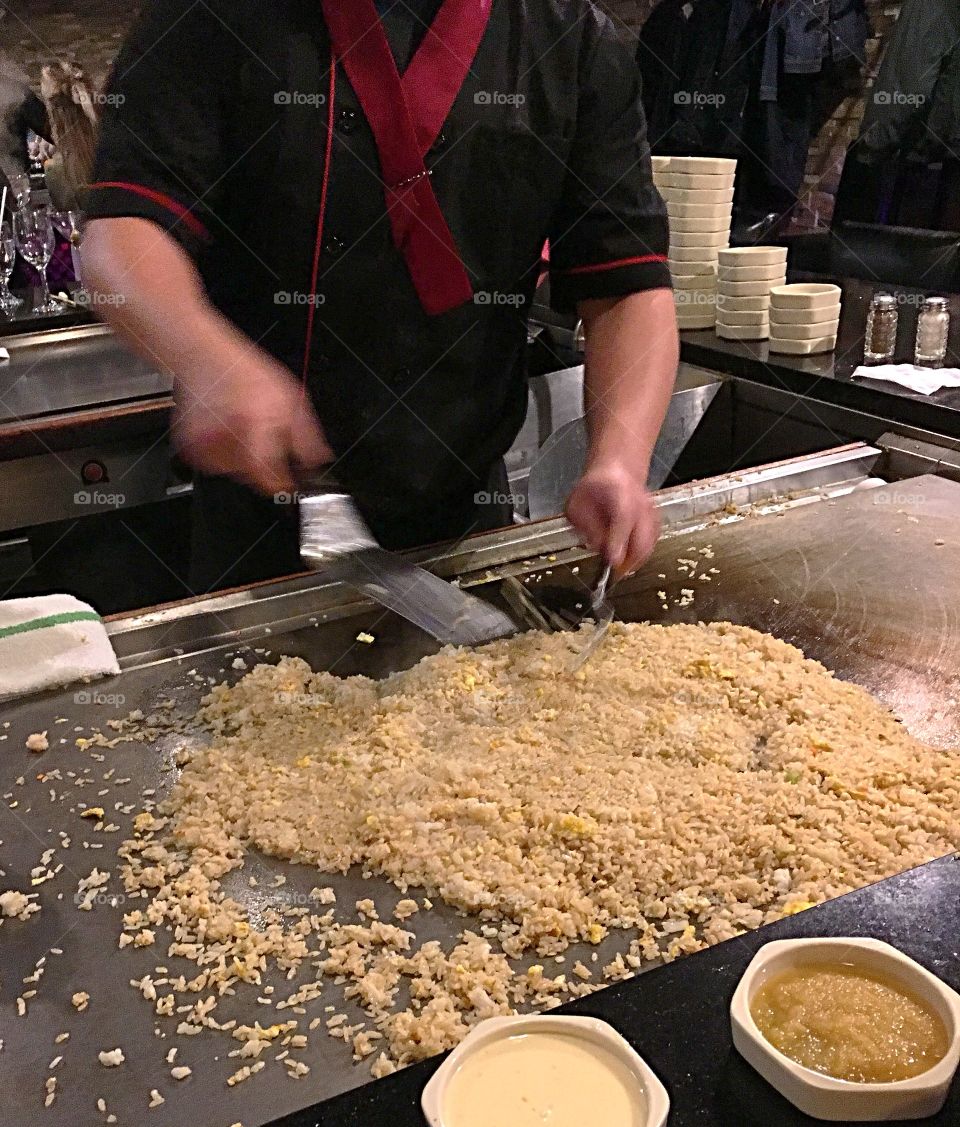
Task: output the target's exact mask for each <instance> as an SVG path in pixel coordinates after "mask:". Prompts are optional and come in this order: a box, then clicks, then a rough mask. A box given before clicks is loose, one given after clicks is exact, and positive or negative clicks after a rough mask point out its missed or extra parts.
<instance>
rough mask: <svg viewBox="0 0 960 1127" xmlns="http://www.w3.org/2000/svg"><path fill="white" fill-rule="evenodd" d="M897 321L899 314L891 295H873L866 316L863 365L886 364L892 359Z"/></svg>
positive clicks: (895, 344)
mask: <svg viewBox="0 0 960 1127" xmlns="http://www.w3.org/2000/svg"><path fill="white" fill-rule="evenodd" d="M899 321H900V312H899V310H898V309H897V299H896V298H895V297H894V296H893V294H889V293H876V294H874V295H873V300H872V301H871V302H870V312H869V313H868V314H867V332H866V339H865V340H864V345H863V361H864V363H865V364H887V363H889V362H890V361H891V360H892V359H893V354H894V351H895V350H896V347H897V325H898V324H899Z"/></svg>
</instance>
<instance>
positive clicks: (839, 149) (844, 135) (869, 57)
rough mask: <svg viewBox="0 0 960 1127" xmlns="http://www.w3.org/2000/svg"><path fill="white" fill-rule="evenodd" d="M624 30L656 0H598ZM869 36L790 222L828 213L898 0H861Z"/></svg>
mask: <svg viewBox="0 0 960 1127" xmlns="http://www.w3.org/2000/svg"><path fill="white" fill-rule="evenodd" d="M598 2H599V3H600V5H601V7H603V8H605V9H606V10H607V11H608V12H609V14H610V16H611V17H612V18H613V20H614V22H615V23H616V25H617V27H618V28H619V29H620V30H621V32H622V33H623V35H624V36H627V37H635V36H636V32H637V30H638V29H639V28H640V27H641V26H642V25H643V22H644V20H645V19H646V18H647V16H648V15H649V14H650V12H651V11H652V10H653V9H654V8H655V7H656V4H657V0H598ZM866 2H867V8H868V10H869V15H870V27H871V31H872V35H871V38H870V39H868V40H867V49H866V66H865V67H864V68H863V71H862V73H861V76H860V81H859V83H858V84H857V88H856V89H854V90H853V91H851V93H850V94H849V95H848V96H846V97H839V98H838V99H837V103H836V106H835V108H834V109H833V112H832V113H831V114H830V116H829V118H828V119H827V122H826V124H825V125H824V127H823V129H821V131H820V133H819V135H818V136H817V137H815V138H814V139H813V141H812V143H811V146H810V159H809V161H808V162H807V172H806V176H805V178H804V179H805V184H804V188H803V191H802V193H801V198H800V206H799V207H798V209H797V215H796V218H795V221H794V226H795V227H797V228H800V229H806V228H810V227H817V226H827V225H829V223H830V217H831V216H832V214H833V197H834V194H835V193H836V190H837V185H838V183H839V181H840V172H841V170H842V169H843V158H844V154H845V153H846V151H847V147H848V146H849V145H850V143H851V142H852V141H853V140H854V138H855V137H856V135H857V132H858V130H859V126H860V120H861V118H862V117H863V110H864V101H865V97H866V93H867V89H868V87H869V84H870V83H871V82H872V81H873V77H874V76H875V74H876V71H877V68H878V66H879V59H880V55H881V51H882V46H883V43H884V40H885V39H886V37H887V35H889V33H890V29H891V28H892V27H893V25H894V23H895V22H896V19H897V15H898V13H899V11H900V0H866Z"/></svg>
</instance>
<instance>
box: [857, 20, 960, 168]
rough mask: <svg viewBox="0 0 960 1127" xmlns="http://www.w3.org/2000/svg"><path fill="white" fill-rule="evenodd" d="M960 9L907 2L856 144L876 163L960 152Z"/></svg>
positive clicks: (869, 95)
mask: <svg viewBox="0 0 960 1127" xmlns="http://www.w3.org/2000/svg"><path fill="white" fill-rule="evenodd" d="M958 43H960V5H958V4H957V0H905V2H904V5H903V8H902V9H901V12H900V17H899V19H898V20H897V22H896V24H895V25H894V29H893V32H892V34H891V36H890V43H889V45H888V47H887V50H886V54H885V55H884V57H883V62H882V63H881V65H880V72H879V74H878V75H877V79H876V82H875V83H874V86H873V89H872V91H869V92H868V96H867V108H866V112H865V114H864V117H863V123H862V125H861V129H860V139H859V140H858V142H857V152H858V155H860V156H861V157H867V158H870V157H872V158H873V159H874V160H876V159H877V158H879V157H880V156H882V155H888V154H890V153H892V152H895V151H897V150H902V151H903V153H904V155H909V156H913V157H915V158H917V159H920V160H925V161H933V160H939V159H943V157H944V156H949V155H950V154H951V152H952V153H953V154H954V155H955V154H956V152H957V150H958V147H960V46H958Z"/></svg>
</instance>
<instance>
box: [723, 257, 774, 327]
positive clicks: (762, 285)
mask: <svg viewBox="0 0 960 1127" xmlns="http://www.w3.org/2000/svg"><path fill="white" fill-rule="evenodd" d="M718 269H719V275H718V279H717V336H718V337H724V338H725V339H727V340H766V339H767V336H768V335H769V333H770V291H771V290H772V289H773V287H774V286H782V285H783V284H784V282H786V280H787V248H786V247H733V248H730V249H727V250H722V251H720V255H719V265H718Z"/></svg>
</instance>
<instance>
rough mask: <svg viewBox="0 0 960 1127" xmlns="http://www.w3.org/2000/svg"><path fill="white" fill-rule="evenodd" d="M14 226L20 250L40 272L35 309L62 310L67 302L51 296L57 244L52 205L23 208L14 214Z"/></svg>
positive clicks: (39, 311)
mask: <svg viewBox="0 0 960 1127" xmlns="http://www.w3.org/2000/svg"><path fill="white" fill-rule="evenodd" d="M13 230H14V233H15V235H16V238H17V247H18V248H19V250H20V253H21V254H22V255H23V257H24V258H25V259H26V260H27V262H29V263H30V265H31V266H32V267H33V268H34V269H35V270H36V271H37V272H38V273H39V274H40V297H39V300H38V301H37V302H36V304H35V305H34V307H33V312H34V313H62V312H63V309H64V306H63V304H62V303H61V302H59V301H54V300H53V298H52V297H51V296H50V283H49V282H48V281H47V269H48V268H49V266H50V259H51V258H53V251H54V248H55V246H56V236H55V235H54V231H53V221H52V219H51V218H50V211H49V209H47V208H45V207H36V206H34V207H26V208H23V209H22V210H20V211H18V212H17V213H16V214H15V215H14V217H13Z"/></svg>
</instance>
